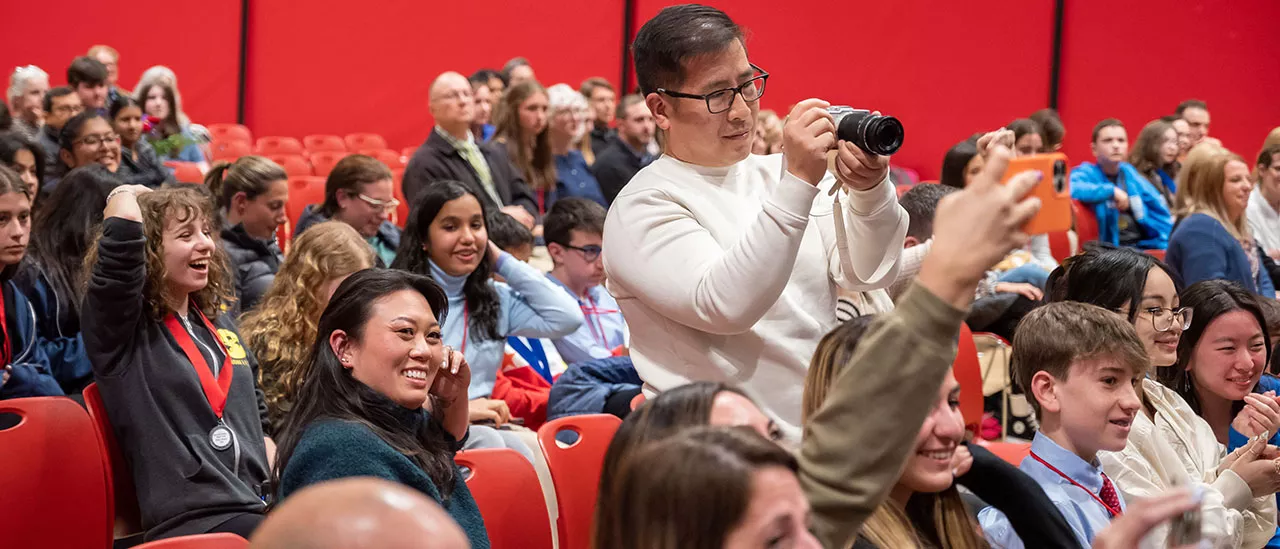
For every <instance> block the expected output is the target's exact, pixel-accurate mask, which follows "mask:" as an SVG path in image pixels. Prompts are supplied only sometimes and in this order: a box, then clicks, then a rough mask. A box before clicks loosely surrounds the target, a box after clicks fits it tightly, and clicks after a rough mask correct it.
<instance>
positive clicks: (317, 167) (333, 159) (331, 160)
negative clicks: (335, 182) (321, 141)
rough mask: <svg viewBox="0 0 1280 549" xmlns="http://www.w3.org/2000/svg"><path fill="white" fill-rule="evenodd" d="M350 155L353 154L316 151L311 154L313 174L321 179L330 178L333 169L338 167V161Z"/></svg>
mask: <svg viewBox="0 0 1280 549" xmlns="http://www.w3.org/2000/svg"><path fill="white" fill-rule="evenodd" d="M348 154H351V153H348V152H347V151H346V150H341V151H314V152H312V153H311V167H312V172H313V173H315V174H316V175H318V176H320V177H328V176H329V172H331V171H333V167H334V166H337V165H338V161H339V160H342V159H343V158H346V157H347V155H348Z"/></svg>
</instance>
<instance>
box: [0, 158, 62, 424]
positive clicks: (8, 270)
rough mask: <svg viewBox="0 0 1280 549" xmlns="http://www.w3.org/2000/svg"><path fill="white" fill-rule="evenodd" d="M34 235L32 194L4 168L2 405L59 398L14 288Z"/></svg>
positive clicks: (30, 316) (0, 201) (29, 313)
mask: <svg viewBox="0 0 1280 549" xmlns="http://www.w3.org/2000/svg"><path fill="white" fill-rule="evenodd" d="M30 234H31V191H30V190H29V189H28V188H27V184H26V183H23V182H22V179H21V178H19V177H18V174H17V173H15V172H14V171H13V170H10V169H9V168H6V167H3V166H0V245H2V246H3V247H2V248H0V250H3V251H2V252H0V336H3V337H0V361H2V362H4V368H3V370H0V400H3V399H6V398H23V397H39V396H61V395H62V394H63V391H62V388H61V387H60V386H59V385H58V380H57V378H56V377H55V375H54V372H53V371H52V370H51V369H50V367H49V357H48V356H47V355H45V345H44V342H43V341H42V340H41V338H40V333H39V329H38V327H37V326H36V324H35V312H34V309H32V307H31V303H30V302H28V301H27V298H26V296H24V295H23V294H22V292H21V291H20V290H19V289H18V285H17V284H15V283H14V281H13V278H14V274H15V273H17V272H18V269H19V265H20V264H21V263H22V258H23V257H25V256H26V254H27V241H28V239H29V238H30Z"/></svg>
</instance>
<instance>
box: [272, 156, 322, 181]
mask: <svg viewBox="0 0 1280 549" xmlns="http://www.w3.org/2000/svg"><path fill="white" fill-rule="evenodd" d="M267 158H270V159H271V161H272V162H275V163H276V164H279V165H280V167H281V168H284V173H285V175H288V176H289V177H299V176H308V177H309V176H311V175H312V173H311V163H310V162H308V161H307V159H306V157H304V156H302V155H300V154H272V155H268V156H267Z"/></svg>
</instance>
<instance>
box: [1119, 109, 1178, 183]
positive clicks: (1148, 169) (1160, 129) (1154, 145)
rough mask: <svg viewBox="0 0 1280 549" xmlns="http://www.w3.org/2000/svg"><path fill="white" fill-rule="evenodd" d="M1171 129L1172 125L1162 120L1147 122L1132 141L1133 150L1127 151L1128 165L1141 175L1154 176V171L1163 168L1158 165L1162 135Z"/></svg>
mask: <svg viewBox="0 0 1280 549" xmlns="http://www.w3.org/2000/svg"><path fill="white" fill-rule="evenodd" d="M1172 129H1173V124H1170V123H1168V122H1165V121H1164V120H1160V119H1156V120H1152V121H1150V122H1147V125H1146V126H1143V127H1142V131H1140V132H1138V138H1137V139H1134V140H1133V148H1131V149H1129V163H1130V164H1133V167H1135V168H1137V169H1138V171H1139V172H1141V173H1142V174H1143V175H1148V174H1154V173H1155V172H1156V170H1158V169H1160V168H1163V167H1164V165H1162V164H1160V146H1161V145H1162V144H1163V141H1164V134H1165V133H1167V132H1168V131H1169V130H1172Z"/></svg>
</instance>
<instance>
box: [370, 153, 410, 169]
mask: <svg viewBox="0 0 1280 549" xmlns="http://www.w3.org/2000/svg"><path fill="white" fill-rule="evenodd" d="M360 154H363V155H367V156H372V157H374V158H377V159H378V160H380V161H382V163H383V164H386V165H387V167H388V168H391V169H393V170H400V169H404V162H403V161H401V160H400V153H398V152H396V151H393V150H391V149H362V150H361V151H360Z"/></svg>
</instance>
